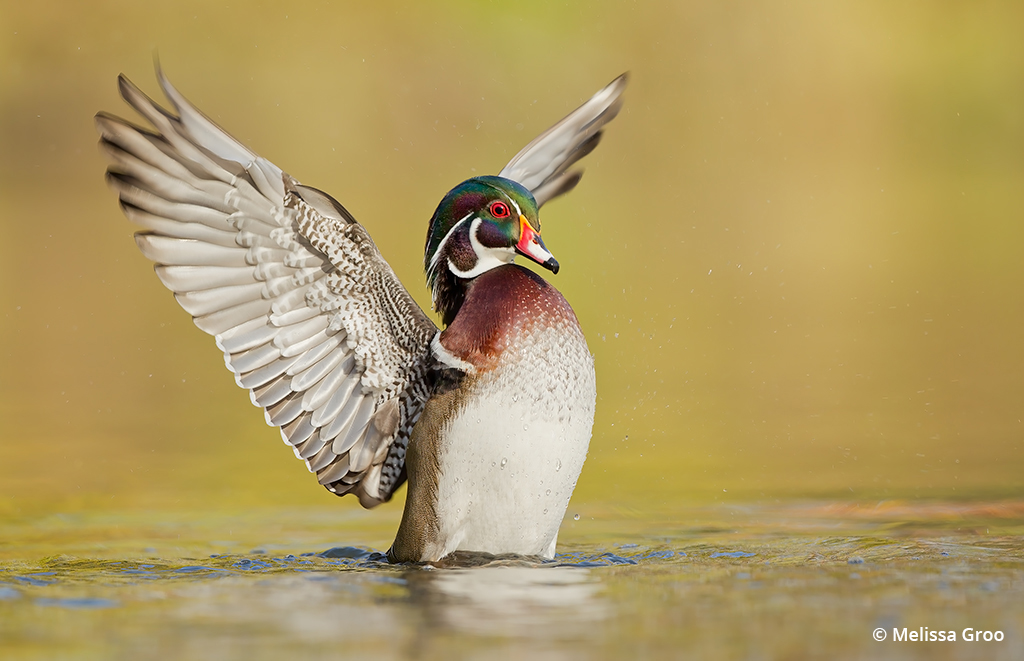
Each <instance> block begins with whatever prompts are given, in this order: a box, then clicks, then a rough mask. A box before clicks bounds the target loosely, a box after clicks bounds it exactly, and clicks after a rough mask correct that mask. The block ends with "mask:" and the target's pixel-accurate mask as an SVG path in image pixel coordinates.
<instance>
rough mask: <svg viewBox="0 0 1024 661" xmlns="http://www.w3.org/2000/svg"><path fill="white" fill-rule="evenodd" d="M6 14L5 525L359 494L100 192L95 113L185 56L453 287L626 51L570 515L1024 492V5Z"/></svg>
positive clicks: (139, 8) (593, 178)
mask: <svg viewBox="0 0 1024 661" xmlns="http://www.w3.org/2000/svg"><path fill="white" fill-rule="evenodd" d="M0 34H2V37H0V169H2V171H0V223H2V230H3V232H2V239H0V407H2V408H0V413H2V419H3V421H4V424H3V428H2V430H0V515H3V516H9V517H20V516H29V515H34V514H37V513H46V512H51V513H52V512H73V511H85V510H88V511H128V510H147V509H153V508H165V509H167V508H175V509H178V508H180V509H190V508H200V507H201V508H209V509H236V508H248V507H270V506H274V505H279V506H289V507H290V506H309V507H319V506H324V507H341V508H349V509H350V510H351V509H353V508H358V504H357V503H355V502H354V501H353V500H351V499H341V500H339V499H337V498H335V497H333V496H331V495H330V494H328V493H327V492H326V491H325V490H323V489H322V488H320V487H318V486H317V485H316V482H315V480H314V479H313V478H312V477H311V476H309V475H308V474H307V473H306V471H305V469H304V467H303V466H302V464H301V463H299V462H297V461H296V460H295V459H294V458H292V454H291V452H290V451H289V450H288V449H287V448H286V447H285V446H284V445H283V444H282V443H281V441H280V439H279V437H278V433H277V431H276V430H273V429H271V428H269V427H267V426H266V425H265V424H264V423H263V419H262V415H261V414H260V412H259V411H258V410H256V409H254V408H253V407H252V406H251V405H250V403H249V401H248V396H247V394H246V393H245V392H243V391H241V390H240V389H238V388H237V387H236V386H235V385H234V383H233V380H232V378H231V376H230V374H229V373H228V372H227V371H226V370H225V369H224V366H223V362H222V360H221V356H220V352H219V351H218V350H217V349H216V347H215V346H214V343H213V341H212V339H210V338H209V337H207V336H206V335H205V334H203V333H202V332H200V331H199V330H198V329H196V328H195V327H194V326H193V325H192V323H191V321H190V319H189V318H188V316H187V315H186V314H185V313H184V312H183V311H181V310H180V309H179V308H178V306H177V304H176V303H175V302H174V300H173V298H172V297H171V295H170V293H169V292H167V291H166V290H164V288H163V287H162V286H161V285H160V284H159V282H158V281H157V279H156V277H155V276H153V274H152V272H151V266H150V264H149V263H148V262H147V261H146V260H145V259H144V258H143V257H142V255H141V254H139V252H138V251H137V250H136V248H135V246H134V243H133V241H132V239H131V234H132V231H133V228H132V226H131V225H130V224H129V223H128V221H127V220H125V218H124V217H123V216H122V215H121V213H120V211H119V210H118V208H117V204H116V200H115V196H114V195H113V194H112V193H111V192H110V191H109V190H107V188H106V187H105V185H104V183H103V176H102V174H103V170H104V168H105V162H104V159H103V158H102V157H101V156H100V154H99V152H98V150H97V149H96V147H95V144H96V134H95V131H94V129H93V124H92V117H93V115H94V113H95V112H96V111H98V110H107V111H113V112H116V113H118V114H122V115H125V114H126V113H127V109H126V106H124V104H123V103H122V102H121V101H120V100H119V98H118V96H117V92H116V77H117V74H118V73H120V72H124V73H126V74H127V75H128V76H129V77H130V78H131V79H132V80H133V81H135V82H136V83H137V84H138V85H140V86H141V87H142V88H143V89H144V90H146V91H147V92H149V93H150V94H152V95H157V90H158V86H157V85H156V82H155V78H154V75H153V54H154V53H155V52H158V53H159V56H160V59H161V62H162V65H163V67H164V68H165V70H166V72H167V73H168V75H169V76H170V77H171V79H172V80H173V81H174V82H175V84H176V85H177V87H178V88H179V89H180V90H181V91H182V92H183V93H184V94H185V95H186V96H187V97H189V98H190V99H191V100H192V101H193V102H194V103H195V104H196V105H197V106H198V107H200V108H201V109H203V110H204V111H205V112H206V113H207V114H209V115H210V116H211V117H212V118H214V120H215V121H217V122H219V123H220V124H221V125H222V126H224V127H225V128H226V129H227V130H228V131H229V132H231V133H232V134H233V135H235V136H236V137H238V138H239V139H240V140H242V141H243V142H245V143H246V144H248V145H249V146H250V147H251V148H253V149H254V150H256V151H257V152H259V153H260V154H262V155H263V156H265V157H267V158H269V159H270V160H271V161H273V162H274V163H276V164H278V165H279V166H281V167H282V168H284V169H285V170H286V171H288V172H289V173H291V174H292V175H293V176H295V177H296V178H298V179H299V180H300V181H302V182H304V183H306V184H309V185H312V186H316V187H319V188H323V189H325V190H327V191H330V192H331V193H332V194H333V195H334V196H335V197H337V198H338V199H339V200H341V201H342V202H343V203H344V204H345V205H346V206H347V207H348V208H349V209H350V210H351V211H352V212H353V213H354V214H355V215H356V217H357V218H359V219H360V220H361V222H363V224H364V225H366V226H367V228H368V229H369V230H370V232H371V234H372V235H373V237H374V238H375V240H376V241H377V243H378V245H379V247H380V249H381V251H382V252H383V253H384V255H385V257H386V258H387V259H388V260H389V261H390V262H391V264H392V265H393V266H394V268H395V270H396V271H397V273H398V275H399V276H400V277H401V279H402V280H403V282H405V283H406V285H407V287H408V288H409V289H410V291H411V292H412V293H413V294H414V296H416V298H417V300H419V301H420V303H421V304H422V305H424V306H427V305H428V302H429V299H428V296H427V292H426V289H425V286H424V284H423V275H422V267H421V255H422V245H423V239H424V235H425V230H426V224H427V221H428V219H429V217H430V214H431V212H432V211H433V209H434V207H435V205H436V204H437V202H438V201H439V200H440V198H441V197H442V196H443V195H444V193H445V192H447V191H448V190H449V189H450V188H451V187H452V186H454V185H455V184H456V183H458V182H460V181H462V180H463V179H465V178H467V177H470V176H473V175H474V174H482V173H495V172H497V171H498V170H499V169H500V168H501V166H502V165H504V163H505V162H506V161H507V160H508V159H509V158H510V157H511V156H512V155H513V154H515V153H516V152H517V151H518V150H519V149H520V148H521V147H522V146H523V145H524V144H525V143H526V142H528V141H529V140H530V139H532V138H533V137H534V136H535V135H537V134H538V133H539V132H541V131H542V130H544V129H545V128H547V127H548V126H549V125H550V124H552V123H553V122H555V121H556V120H558V119H559V118H561V117H562V116H563V115H564V114H565V113H566V112H568V111H570V110H571V109H573V108H574V107H576V106H577V105H578V104H579V103H581V102H582V101H583V100H584V99H586V98H587V97H589V96H590V94H592V93H593V92H594V91H596V90H597V89H599V88H600V87H601V86H602V85H604V84H605V83H607V82H608V81H610V80H611V79H612V78H614V77H615V76H616V75H618V74H619V73H621V72H622V71H625V70H629V71H631V72H632V81H631V84H630V87H629V89H628V90H627V93H626V106H625V110H624V111H623V113H622V115H621V116H620V117H619V118H618V119H616V120H615V122H614V123H613V124H612V125H611V126H610V128H609V131H608V133H607V135H606V139H605V141H604V143H603V144H602V145H601V147H600V148H599V149H598V150H597V151H596V152H595V153H594V154H592V155H591V156H590V157H588V158H587V160H586V161H585V165H586V167H587V174H586V176H585V177H584V179H583V182H582V183H581V185H580V186H579V188H578V189H577V190H576V191H575V192H573V193H572V194H571V195H570V196H567V197H565V198H562V199H560V200H558V201H556V202H554V203H552V204H550V205H548V206H546V207H545V208H544V211H543V214H542V219H543V222H544V236H545V240H546V243H547V245H548V247H549V248H550V249H551V250H552V252H553V253H554V254H555V255H556V256H557V257H558V259H559V261H560V262H561V264H562V267H563V268H562V271H561V273H560V274H559V275H558V276H557V277H551V279H552V281H553V282H554V283H555V284H556V286H558V287H559V288H560V289H561V290H562V292H563V293H565V295H566V297H567V298H568V299H569V301H570V302H571V303H572V304H573V306H574V308H575V310H576V312H577V314H578V316H579V317H580V320H581V322H582V324H583V327H584V330H585V332H586V334H587V337H588V340H589V342H590V347H591V350H592V352H593V353H594V355H595V358H596V361H597V369H598V387H599V401H598V414H597V421H596V424H595V428H594V438H593V441H592V444H591V451H590V457H589V459H588V462H587V465H586V467H585V468H584V472H583V476H582V478H581V479H580V482H579V486H578V488H577V491H576V495H575V496H574V500H573V503H572V504H571V505H570V514H572V513H573V512H580V511H583V512H587V511H597V510H602V509H604V510H609V509H610V510H611V511H615V512H619V513H623V514H625V515H628V516H633V517H636V518H639V519H644V518H648V517H650V518H654V517H658V516H672V514H673V513H674V512H676V511H678V510H677V508H679V507H687V506H691V505H694V504H711V503H715V502H731V503H746V502H763V501H770V502H773V501H775V500H776V499H780V500H781V499H793V498H814V499H839V500H846V501H858V502H868V501H872V500H876V499H894V498H895V499H901V498H908V499H912V498H929V499H946V500H949V499H953V500H958V499H992V498H1019V497H1021V496H1022V495H1024V477H1022V475H1024V470H1022V469H1024V462H1022V460H1021V453H1022V450H1024V447H1022V441H1024V423H1022V419H1024V342H1022V340H1021V336H1022V329H1024V287H1022V285H1024V259H1022V257H1021V248H1022V245H1024V223H1022V220H1024V213H1022V209H1024V204H1022V203H1024V195H1022V193H1024V39H1021V35H1022V34H1024V5H1020V4H1017V3H1003V2H946V3H934V2H905V3H890V2H882V1H875V2H848V3H820V2H812V1H807V2H772V3H736V2H724V3H721V2H691V3H670V2H662V3H654V2H643V3H636V4H627V3H617V2H570V3H553V2H520V3H514V5H512V4H510V3H497V2H487V3H485V2H468V1H462V2H459V1H451V2H437V3H430V4H429V5H428V4H427V3H408V4H401V3H390V2H381V3H373V5H372V8H370V3H325V2H321V3H309V4H307V5H302V6H298V7H297V6H294V5H293V4H291V3H249V4H244V5H243V4H238V3H231V4H225V3H217V2H213V3H211V2H183V3H171V6H166V5H163V4H161V3H137V2H91V3H69V2H48V1H46V0H42V1H37V2H32V3H16V2H13V1H11V0H3V2H0ZM129 116H130V115H129ZM548 277H550V274H548ZM403 494H404V490H403ZM402 497H403V496H399V498H398V500H401V498H402ZM381 509H382V510H386V511H388V512H389V514H387V515H384V516H385V518H387V519H388V521H393V520H397V517H398V516H399V513H400V511H401V508H400V506H399V505H394V504H393V505H390V506H385V507H383V508H381ZM375 515H376V514H375Z"/></svg>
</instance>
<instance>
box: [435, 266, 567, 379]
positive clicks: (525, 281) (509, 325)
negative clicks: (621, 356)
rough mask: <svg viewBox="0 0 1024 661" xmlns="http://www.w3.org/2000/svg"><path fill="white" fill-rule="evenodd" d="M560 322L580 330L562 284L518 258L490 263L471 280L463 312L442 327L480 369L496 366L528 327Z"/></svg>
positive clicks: (455, 349)
mask: <svg viewBox="0 0 1024 661" xmlns="http://www.w3.org/2000/svg"><path fill="white" fill-rule="evenodd" d="M537 326H540V327H542V328H546V327H561V328H565V329H566V330H569V331H570V332H575V333H579V334H580V335H581V336H582V331H581V330H580V327H579V321H578V320H577V319H576V314H575V313H574V312H573V311H572V308H571V307H570V306H569V303H568V302H567V301H566V300H565V297H563V296H562V295H561V294H560V293H559V292H558V290H557V289H555V288H554V287H552V286H551V285H550V284H548V282H547V281H546V280H544V278H542V277H540V276H539V275H537V274H536V273H534V272H533V271H530V270H529V269H525V268H523V267H521V266H518V265H516V264H507V265H504V266H499V267H497V268H494V269H491V270H490V271H487V272H486V273H484V274H482V275H480V276H479V277H477V278H475V279H474V280H473V281H472V282H470V284H469V287H468V288H467V291H466V298H465V301H464V302H463V304H462V307H461V308H460V309H459V312H458V314H457V315H456V316H455V319H454V320H453V321H452V323H451V325H450V326H448V328H446V329H445V330H444V331H443V332H442V333H441V338H440V341H441V344H442V345H443V346H444V348H445V349H447V350H448V351H450V352H451V353H452V354H454V355H455V356H457V357H458V358H460V359H462V360H464V361H466V362H468V363H470V364H472V365H473V366H474V367H476V368H477V370H478V371H484V372H485V371H488V370H491V369H494V367H495V366H496V365H497V363H498V360H499V358H500V356H501V354H502V352H504V351H505V349H507V348H508V347H509V346H511V345H512V344H513V343H515V342H516V339H517V338H518V336H519V335H520V334H521V333H523V332H530V331H531V330H533V329H534V328H535V327H537Z"/></svg>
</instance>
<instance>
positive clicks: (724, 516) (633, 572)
mask: <svg viewBox="0 0 1024 661" xmlns="http://www.w3.org/2000/svg"><path fill="white" fill-rule="evenodd" d="M1022 511H1024V504H1021V503H991V504H980V505H956V504H949V503H946V504H942V503H932V504H928V505H926V506H922V507H915V506H913V505H910V504H906V503H895V504H891V505H890V504H885V503H882V504H879V505H878V506H873V507H866V506H849V505H842V504H829V503H823V504H822V503H810V504H804V505H800V506H785V507H783V506H776V507H764V506H758V507H744V508H707V509H695V510H687V511H684V512H679V513H678V518H682V519H686V520H689V521H691V523H690V524H687V525H685V526H682V525H680V524H678V523H676V524H674V525H668V524H665V525H658V526H657V527H656V529H654V530H652V529H650V528H647V529H643V528H642V526H643V525H645V524H646V522H643V521H639V522H638V521H629V520H623V519H621V518H619V519H615V518H612V519H607V520H604V521H594V522H592V525H591V526H589V527H588V528H587V529H586V530H580V529H579V528H576V529H573V530H575V532H574V533H573V534H563V537H564V538H565V539H564V541H563V544H562V546H561V549H562V552H561V553H560V554H559V555H558V556H556V558H555V561H554V562H546V563H545V562H533V561H529V560H525V559H509V558H503V559H496V560H494V561H491V562H482V561H481V559H480V558H470V559H468V564H471V565H475V566H454V567H443V568H437V567H423V566H415V565H390V564H388V563H387V562H386V561H385V559H384V557H383V556H382V555H381V554H380V553H379V552H378V551H376V550H373V549H369V548H365V547H353V546H337V547H331V548H328V549H327V550H321V551H314V550H309V545H311V544H318V543H320V544H322V542H316V541H311V540H313V539H314V538H315V537H316V536H318V535H323V538H328V537H333V538H335V539H337V537H338V534H339V533H338V528H337V526H335V527H334V529H333V531H328V530H327V529H326V528H323V527H321V526H322V524H324V521H322V520H321V519H320V517H319V515H316V514H313V515H311V514H309V513H306V512H301V511H283V512H277V513H270V512H264V513H263V514H262V518H260V519H258V520H259V523H260V525H259V526H245V527H236V528H234V529H233V530H228V529H226V527H225V526H224V525H223V520H221V519H217V518H216V517H214V518H212V519H210V518H209V517H210V516H211V515H209V514H206V515H204V514H200V513H195V514H194V515H193V524H194V525H195V527H196V528H197V530H204V529H205V528H203V526H209V529H210V530H218V531H219V532H221V533H228V532H230V533H232V537H233V538H232V539H230V540H228V539H222V538H221V539H220V541H207V542H203V541H201V540H200V539H199V538H198V537H197V538H195V539H193V540H191V541H183V540H182V539H180V538H178V537H174V538H173V539H170V538H168V539H163V540H160V539H156V538H155V537H154V536H153V534H152V532H153V531H154V530H157V529H159V528H160V527H161V526H163V525H166V522H163V521H160V520H158V519H159V517H152V518H151V520H149V521H147V522H138V521H134V522H133V521H125V523H126V524H128V525H126V528H128V529H126V530H122V531H121V535H120V538H119V539H118V540H115V539H113V538H112V536H111V534H110V530H111V528H110V527H109V526H110V525H111V521H110V520H109V519H103V520H99V519H97V520H92V521H90V520H89V519H88V518H85V519H82V520H79V521H78V522H68V521H62V520H60V519H57V518H52V519H49V520H39V521H34V522H25V523H24V524H22V525H19V526H11V525H8V526H6V527H4V528H3V530H2V531H0V532H2V533H3V543H4V546H5V547H6V548H5V550H4V556H3V557H5V558H6V559H5V560H2V561H0V656H3V657H4V658H7V657H9V656H11V657H14V658H26V659H34V658H39V659H44V658H47V659H48V658H54V657H71V658H74V657H82V656H86V657H88V656H93V657H102V658H133V659H135V658H143V659H145V658H247V659H263V658H267V659H271V658H284V657H285V656H288V657H294V656H296V655H305V656H311V655H316V656H328V657H332V656H341V657H369V656H372V657H374V658H381V659H389V658H451V657H459V656H479V657H481V658H484V657H486V658H524V657H529V658H534V657H538V656H540V657H544V658H552V659H561V658H579V657H581V656H582V657H591V658H594V657H596V658H632V657H634V656H635V655H636V653H637V650H643V652H644V655H645V656H668V657H675V656H678V655H681V654H682V655H692V656H694V657H696V658H779V657H790V658H805V657H817V658H841V657H844V656H845V657H854V658H866V657H870V658H902V657H904V656H905V655H906V654H907V649H906V648H902V647H899V646H898V645H897V644H895V643H892V642H891V641H889V642H888V643H884V644H880V643H877V642H875V641H874V640H873V639H872V638H871V633H872V631H873V630H874V629H876V628H879V627H882V628H885V629H887V630H888V631H891V630H892V628H893V627H897V628H900V627H909V628H918V627H925V626H927V627H929V628H931V629H933V630H937V629H941V630H955V631H957V632H960V631H962V630H963V628H965V627H968V626H970V627H974V628H977V629H982V630H992V631H996V630H998V631H1002V632H1004V636H1005V640H1004V641H1003V642H1001V643H999V644H998V645H996V644H995V643H993V644H990V645H989V646H988V647H984V648H977V647H972V646H967V645H965V644H963V643H960V642H958V643H955V644H952V645H949V644H946V645H945V646H937V645H931V644H930V645H929V646H928V647H927V649H926V650H924V651H926V652H927V656H928V658H938V659H944V658H950V659H952V658H956V659H961V658H979V659H980V658H985V659H1013V658H1021V657H1022V656H1024V523H1022V521H1024V517H1021V512H1022ZM204 517H205V518H204ZM283 520H287V521H289V522H291V523H293V524H295V525H296V526H298V527H302V528H307V529H308V530H309V531H310V535H312V537H310V538H308V539H305V540H303V541H298V542H297V541H295V540H293V539H290V538H286V537H274V538H268V537H267V534H266V530H267V529H269V528H273V527H275V526H276V525H277V524H278V523H279V522H280V521H283ZM69 525H70V526H72V527H73V529H74V532H75V536H76V539H77V541H76V542H67V541H64V542H61V548H60V549H59V551H63V552H64V555H47V556H40V555H38V554H37V555H34V556H32V555H31V552H27V551H22V552H20V553H19V552H18V549H34V548H43V547H38V546H32V544H34V543H36V542H38V540H40V539H49V538H52V539H64V540H66V539H67V538H66V537H62V535H66V534H67V530H66V528H67V527H68V526H69ZM342 529H343V530H344V535H345V536H346V537H349V538H360V537H363V536H365V535H366V534H367V530H361V529H360V527H359V525H358V524H351V522H350V523H349V525H346V526H343V528H342ZM610 530H616V531H617V532H609V531H610ZM566 532H572V530H567V531H566ZM369 534H370V535H371V536H372V535H375V534H376V533H375V532H374V531H373V530H372V529H369ZM588 536H589V537H588ZM209 539H214V537H212V536H210V537H209ZM103 540H106V542H109V545H108V546H104V545H103V544H101V542H102V541H103ZM256 541H259V542H260V543H254V542H256ZM225 547H233V548H234V549H235V550H233V551H231V552H224V551H223V549H224V548H225ZM245 548H248V549H252V550H251V551H249V552H246V551H241V550H238V549H245ZM314 548H316V547H315V546H314ZM320 548H321V549H322V548H324V547H323V546H320ZM50 549H51V552H52V550H53V549H54V547H53V546H51V547H50ZM96 632H104V635H103V636H101V637H99V638H97V636H96V635H95V634H96ZM912 652H913V653H919V652H920V651H915V650H912Z"/></svg>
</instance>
